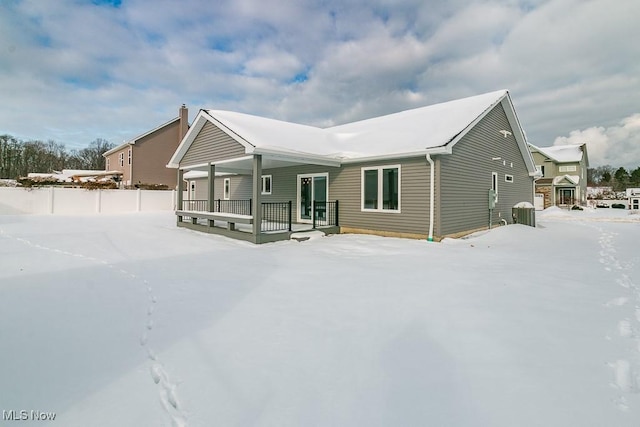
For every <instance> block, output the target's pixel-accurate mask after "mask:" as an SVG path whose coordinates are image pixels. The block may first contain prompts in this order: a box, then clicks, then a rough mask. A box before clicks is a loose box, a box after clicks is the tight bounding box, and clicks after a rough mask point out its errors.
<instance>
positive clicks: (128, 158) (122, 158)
mask: <svg viewBox="0 0 640 427" xmlns="http://www.w3.org/2000/svg"><path fill="white" fill-rule="evenodd" d="M188 130H189V110H188V109H187V107H186V106H185V105H184V104H183V105H182V107H180V109H179V114H178V117H176V118H174V119H172V120H170V121H168V122H167V123H164V124H162V125H160V126H158V127H157V128H155V129H152V130H150V131H149V132H146V133H143V134H142V135H139V136H137V137H135V138H133V139H131V140H129V141H127V142H125V143H123V144H121V145H119V146H117V147H115V148H112V149H111V150H109V151H107V152H105V153H104V154H103V156H104V158H105V160H106V162H105V163H106V165H105V170H107V171H121V172H122V183H123V185H125V186H127V185H136V184H157V185H167V186H168V187H169V188H175V187H176V184H177V178H176V173H175V170H173V169H168V168H167V167H166V166H167V163H169V160H170V159H171V156H172V155H173V153H174V152H175V151H176V149H177V148H178V145H180V141H182V138H183V137H184V135H185V134H186V133H187V131H188Z"/></svg>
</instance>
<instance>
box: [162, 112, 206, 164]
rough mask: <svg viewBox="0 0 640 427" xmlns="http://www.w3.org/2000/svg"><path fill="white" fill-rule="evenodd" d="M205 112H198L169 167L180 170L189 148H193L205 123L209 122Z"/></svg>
mask: <svg viewBox="0 0 640 427" xmlns="http://www.w3.org/2000/svg"><path fill="white" fill-rule="evenodd" d="M203 111H204V110H200V111H199V112H198V115H197V116H196V118H195V119H194V120H193V124H192V125H191V127H190V128H189V130H188V131H187V133H186V135H185V136H184V138H182V141H181V142H180V145H178V148H176V151H175V152H174V153H173V156H171V160H169V163H168V164H167V167H170V168H178V167H179V166H180V161H181V160H182V158H183V157H184V155H185V154H186V153H187V150H189V147H191V144H192V143H193V140H194V139H196V135H198V133H200V131H201V130H202V128H203V127H204V125H205V123H206V122H207V118H206V117H205V116H203V114H202V113H203Z"/></svg>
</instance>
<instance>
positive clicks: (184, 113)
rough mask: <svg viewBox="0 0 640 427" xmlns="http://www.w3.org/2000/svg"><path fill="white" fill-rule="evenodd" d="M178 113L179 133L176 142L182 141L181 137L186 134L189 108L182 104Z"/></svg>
mask: <svg viewBox="0 0 640 427" xmlns="http://www.w3.org/2000/svg"><path fill="white" fill-rule="evenodd" d="M179 115H180V134H179V135H178V138H179V140H178V144H180V141H182V138H184V136H185V135H186V134H187V131H188V130H189V109H188V108H187V106H186V105H184V104H182V106H181V107H180V110H179Z"/></svg>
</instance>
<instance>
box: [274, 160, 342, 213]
mask: <svg viewBox="0 0 640 427" xmlns="http://www.w3.org/2000/svg"><path fill="white" fill-rule="evenodd" d="M325 172H327V173H328V174H329V200H330V201H333V200H336V196H335V194H334V191H333V185H334V184H333V183H334V181H335V180H336V177H337V176H338V174H339V173H340V168H335V167H328V166H317V165H301V166H290V167H286V168H277V169H264V170H263V171H262V174H263V175H271V194H263V195H262V196H261V198H262V201H263V202H288V201H289V200H291V202H292V206H293V212H292V217H293V218H292V219H293V221H295V220H296V218H297V217H298V206H297V197H298V175H299V174H312V173H325ZM340 203H342V201H340ZM340 214H342V206H341V207H340Z"/></svg>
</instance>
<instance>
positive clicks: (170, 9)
mask: <svg viewBox="0 0 640 427" xmlns="http://www.w3.org/2000/svg"><path fill="white" fill-rule="evenodd" d="M639 16H640V1H638V0H607V1H604V0H576V1H573V0H548V1H545V0H505V1H479V0H478V1H476V0H464V1H463V0H229V1H227V0H153V1H151V0H94V1H91V0H51V1H43V0H1V1H0V53H1V54H0V94H1V95H0V96H1V98H0V99H1V100H2V102H0V134H4V133H8V134H11V135H14V136H16V137H18V138H21V139H43V140H48V139H53V140H55V141H57V142H61V143H65V144H66V146H67V147H68V148H82V147H84V146H86V145H87V144H88V143H89V142H91V141H93V140H95V139H96V138H105V139H108V140H109V141H111V142H113V143H117V144H119V143H121V142H122V141H123V140H126V139H130V138H132V137H134V136H136V135H138V134H141V133H144V132H146V131H148V130H150V129H152V128H154V127H156V126H158V125H160V124H162V123H164V122H166V121H168V120H170V119H172V118H174V117H176V116H177V114H178V108H179V106H180V105H181V104H182V103H185V104H187V106H188V107H189V109H190V119H193V118H194V117H195V114H196V113H197V111H198V110H199V109H200V108H213V109H226V110H234V111H241V112H246V113H251V114H257V115H262V116H266V117H272V118H277V119H282V120H288V121H294V122H299V123H305V124H311V125H317V126H329V125H334V124H341V123H346V122H350V121H354V120H359V119H363V118H368V117H373V116H377V115H381V114H386V113H391V112H396V111H400V110H405V109H409V108H414V107H419V106H424V105H429V104H433V103H437V102H442V101H447V100H451V99H456V98H461V97H466V96H471V95H476V94H480V93H484V92H489V91H493V90H497V89H509V90H510V92H511V96H512V99H513V102H514V105H515V107H516V110H517V112H518V115H519V118H520V121H521V122H522V125H523V127H524V129H525V131H526V133H527V135H528V138H529V141H530V142H532V143H534V144H536V145H539V146H549V145H553V144H567V143H573V142H587V143H588V147H589V152H590V159H591V165H592V166H598V165H602V164H607V163H608V164H612V165H616V166H618V165H624V166H626V167H633V168H635V167H638V166H640V43H639V42H638V40H640V24H639V23H638V17H639Z"/></svg>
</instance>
